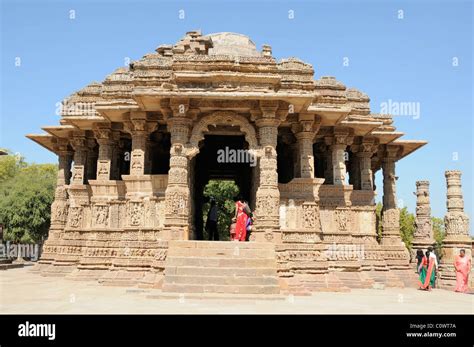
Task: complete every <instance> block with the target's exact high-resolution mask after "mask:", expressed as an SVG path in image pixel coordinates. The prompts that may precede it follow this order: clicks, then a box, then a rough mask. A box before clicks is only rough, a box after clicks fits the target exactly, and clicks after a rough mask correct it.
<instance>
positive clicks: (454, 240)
mask: <svg viewBox="0 0 474 347" xmlns="http://www.w3.org/2000/svg"><path fill="white" fill-rule="evenodd" d="M445 176H446V184H447V188H448V192H447V202H446V206H447V210H448V212H447V213H446V216H445V217H444V225H445V231H446V237H445V238H444V240H443V247H442V251H441V253H442V258H441V264H440V269H439V272H440V280H439V286H440V287H442V288H447V289H448V288H449V289H451V288H453V287H454V286H455V284H456V273H455V270H454V265H453V263H454V260H455V258H456V256H457V255H458V254H459V250H460V249H463V248H464V249H465V250H466V257H471V258H472V239H471V237H470V236H469V217H468V216H467V215H466V214H465V213H464V200H463V196H462V189H461V171H457V170H450V171H446V173H445ZM471 275H472V273H471Z"/></svg>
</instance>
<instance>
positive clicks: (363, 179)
mask: <svg viewBox="0 0 474 347" xmlns="http://www.w3.org/2000/svg"><path fill="white" fill-rule="evenodd" d="M376 149H377V143H376V141H375V140H374V139H370V138H364V139H362V143H361V145H360V147H359V151H358V152H357V153H356V157H357V158H358V159H359V170H360V171H359V175H360V189H361V190H374V181H373V177H374V174H373V172H372V156H373V154H374V152H375V151H376Z"/></svg>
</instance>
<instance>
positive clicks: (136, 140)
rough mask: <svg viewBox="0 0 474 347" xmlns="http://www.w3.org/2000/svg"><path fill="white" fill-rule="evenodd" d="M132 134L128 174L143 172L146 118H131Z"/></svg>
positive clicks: (140, 173) (133, 174) (136, 174)
mask: <svg viewBox="0 0 474 347" xmlns="http://www.w3.org/2000/svg"><path fill="white" fill-rule="evenodd" d="M129 128H130V129H129V130H130V133H131V134H132V153H131V154H130V176H141V175H144V174H145V154H146V149H147V139H146V138H147V135H148V134H147V131H146V118H145V116H144V117H142V118H132V119H131V122H130V124H129Z"/></svg>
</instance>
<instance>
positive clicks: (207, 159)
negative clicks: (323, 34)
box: [191, 135, 256, 240]
mask: <svg viewBox="0 0 474 347" xmlns="http://www.w3.org/2000/svg"><path fill="white" fill-rule="evenodd" d="M247 149H248V143H247V142H246V141H245V137H244V136H243V135H205V136H204V140H202V141H201V142H200V151H199V153H198V154H197V155H196V156H195V157H194V158H193V160H192V162H191V168H192V172H193V174H192V176H191V177H193V178H194V179H193V180H192V188H191V194H192V207H193V211H192V213H193V226H194V238H195V239H197V240H204V239H206V237H207V236H208V234H207V232H206V231H205V222H206V216H204V214H205V213H207V211H208V209H209V201H210V199H211V198H214V199H215V200H216V202H217V203H218V205H221V206H219V213H220V214H222V213H225V214H230V213H233V208H232V205H233V202H234V201H233V198H235V197H236V196H237V195H238V194H240V195H242V196H243V197H244V199H246V200H247V201H248V202H249V203H250V206H251V207H252V206H254V200H255V198H254V193H252V176H253V175H252V171H253V170H255V169H256V158H254V157H252V156H251V155H250V154H249V152H248V151H247ZM232 216H233V215H230V216H228V215H226V216H222V217H219V223H218V230H219V236H220V239H221V240H226V239H228V234H227V233H226V230H225V228H227V223H228V221H229V220H230V218H232Z"/></svg>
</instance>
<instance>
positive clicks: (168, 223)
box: [165, 116, 192, 239]
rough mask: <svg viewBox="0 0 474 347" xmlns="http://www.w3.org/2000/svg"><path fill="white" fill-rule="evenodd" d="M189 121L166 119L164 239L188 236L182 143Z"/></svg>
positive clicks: (188, 207)
mask: <svg viewBox="0 0 474 347" xmlns="http://www.w3.org/2000/svg"><path fill="white" fill-rule="evenodd" d="M191 124H192V120H191V119H188V118H185V117H176V116H174V117H172V118H170V119H169V120H168V131H169V132H170V135H171V149H170V169H169V172H168V186H167V188H166V191H165V231H166V232H167V234H165V238H169V239H189V235H190V222H191V220H192V216H191V213H190V211H191V201H190V188H189V178H188V175H189V159H188V156H187V151H186V148H185V144H186V143H187V142H188V140H189V131H190V126H191Z"/></svg>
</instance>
